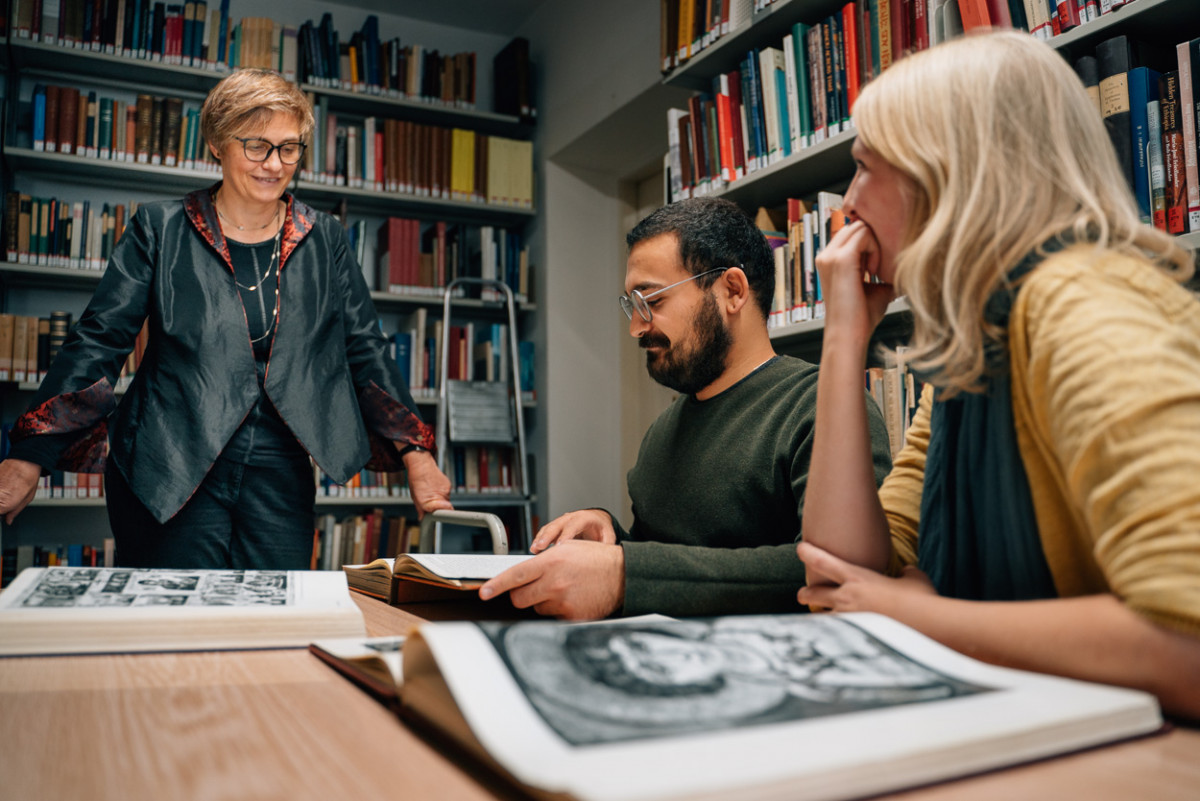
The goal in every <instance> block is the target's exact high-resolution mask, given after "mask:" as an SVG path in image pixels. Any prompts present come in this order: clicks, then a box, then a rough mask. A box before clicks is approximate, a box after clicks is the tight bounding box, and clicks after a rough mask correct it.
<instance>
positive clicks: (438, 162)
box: [300, 95, 533, 209]
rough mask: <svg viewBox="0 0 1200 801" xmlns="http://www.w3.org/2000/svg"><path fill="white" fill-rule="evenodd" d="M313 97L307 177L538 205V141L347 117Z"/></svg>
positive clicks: (323, 99) (303, 171) (335, 183)
mask: <svg viewBox="0 0 1200 801" xmlns="http://www.w3.org/2000/svg"><path fill="white" fill-rule="evenodd" d="M310 96H311V97H312V98H313V103H314V105H313V113H314V116H315V117H316V127H315V129H314V131H313V136H312V142H311V143H310V145H309V147H308V149H307V151H306V152H305V157H304V160H303V162H302V163H301V168H300V177H301V178H302V179H303V180H306V181H313V182H315V183H321V184H330V185H333V186H348V187H351V188H355V189H370V190H374V191H376V192H399V193H403V194H410V195H417V196H419V197H431V198H436V199H442V200H458V201H464V202H474V203H487V204H491V205H496V206H512V207H516V208H525V209H528V208H532V207H533V143H532V142H530V141H527V140H517V139H509V138H507V137H501V136H490V135H487V134H481V133H477V132H475V131H472V130H467V129H463V128H446V127H443V126H438V125H424V124H421V123H416V122H412V121H411V120H399V119H389V118H379V117H373V116H372V117H366V118H365V119H361V120H360V119H357V118H346V117H345V116H339V115H338V114H336V113H334V112H331V111H330V110H329V103H328V98H327V97H324V96H322V97H321V98H319V99H317V98H316V97H315V96H312V95H310Z"/></svg>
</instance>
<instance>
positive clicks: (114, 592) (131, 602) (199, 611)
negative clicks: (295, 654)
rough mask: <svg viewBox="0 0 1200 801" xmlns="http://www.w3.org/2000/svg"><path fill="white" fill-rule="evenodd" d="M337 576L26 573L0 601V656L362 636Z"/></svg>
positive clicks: (297, 643)
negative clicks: (3, 654)
mask: <svg viewBox="0 0 1200 801" xmlns="http://www.w3.org/2000/svg"><path fill="white" fill-rule="evenodd" d="M365 633H366V632H365V626H364V624H363V619H362V613H361V612H360V611H359V609H358V606H357V605H356V604H355V603H354V601H353V600H352V599H351V598H350V593H349V589H348V587H347V584H346V577H345V575H344V574H343V573H341V572H340V571H338V572H333V571H283V570H167V569H153V570H150V569H146V570H143V569H135V568H84V567H51V568H30V569H27V570H24V571H22V572H21V574H20V575H19V576H18V577H17V579H16V580H15V581H14V582H13V583H12V584H11V585H10V586H9V587H8V588H6V589H5V590H4V591H3V592H2V593H0V653H9V654H16V653H89V652H91V653H94V652H123V651H145V650H167V651H169V650H194V649H220V648H262V647H302V646H306V645H307V644H308V643H309V642H310V641H311V640H312V639H313V638H314V637H318V636H328V637H332V636H357V635H364V634H365Z"/></svg>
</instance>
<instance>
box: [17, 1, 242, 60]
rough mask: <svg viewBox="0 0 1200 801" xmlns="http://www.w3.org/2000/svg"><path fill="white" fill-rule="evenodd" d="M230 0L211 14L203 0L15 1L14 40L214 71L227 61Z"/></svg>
mask: <svg viewBox="0 0 1200 801" xmlns="http://www.w3.org/2000/svg"><path fill="white" fill-rule="evenodd" d="M228 7H229V4H228V0H224V2H223V3H222V8H221V9H220V10H218V9H213V10H212V12H211V14H210V12H209V10H208V5H207V3H206V2H204V0H189V2H187V3H166V2H153V1H152V0H126V2H120V3H116V2H96V0H13V9H12V19H13V25H14V27H13V34H14V38H16V39H28V40H31V41H34V42H44V43H46V44H53V45H61V46H64V47H71V48H78V49H81V50H90V51H93V52H98V53H106V54H109V55H120V56H124V57H126V58H140V59H146V60H149V61H157V62H162V63H166V64H176V65H183V66H188V67H204V68H209V69H215V68H216V66H217V65H218V64H225V63H226V58H227V52H228V47H227V43H228V41H229V38H230V37H229V15H228Z"/></svg>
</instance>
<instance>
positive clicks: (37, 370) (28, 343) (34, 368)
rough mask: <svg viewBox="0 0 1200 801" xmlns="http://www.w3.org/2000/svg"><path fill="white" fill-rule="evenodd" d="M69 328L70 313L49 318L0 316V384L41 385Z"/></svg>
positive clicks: (15, 315)
mask: <svg viewBox="0 0 1200 801" xmlns="http://www.w3.org/2000/svg"><path fill="white" fill-rule="evenodd" d="M70 328H71V314H70V312H51V313H50V316H49V317H27V316H23V315H19V314H4V313H0V381H15V382H22V381H41V380H42V379H43V378H44V377H45V376H46V371H47V370H48V369H49V368H50V362H51V361H52V359H53V357H54V356H55V355H57V353H58V349H59V348H60V347H62V343H63V342H65V341H66V338H67V333H68V332H69V331H70Z"/></svg>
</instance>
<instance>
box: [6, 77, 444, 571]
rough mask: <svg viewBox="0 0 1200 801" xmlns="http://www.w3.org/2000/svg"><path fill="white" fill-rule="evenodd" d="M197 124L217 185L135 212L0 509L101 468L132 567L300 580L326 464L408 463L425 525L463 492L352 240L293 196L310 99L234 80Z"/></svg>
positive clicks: (34, 411) (275, 86) (341, 477)
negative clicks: (50, 476)
mask: <svg viewBox="0 0 1200 801" xmlns="http://www.w3.org/2000/svg"><path fill="white" fill-rule="evenodd" d="M201 120H202V122H201V126H202V128H203V133H204V138H205V140H206V143H207V146H208V147H209V149H210V150H211V151H212V153H213V155H214V156H215V157H216V158H217V160H218V161H219V162H220V163H221V172H222V180H221V181H220V182H219V183H217V184H215V185H214V186H211V187H209V188H207V189H202V190H200V191H197V192H193V193H191V194H190V195H188V196H187V197H185V198H183V200H182V202H181V201H179V200H173V201H164V202H158V203H146V204H143V205H142V206H140V207H139V208H138V210H137V213H136V214H135V215H134V217H133V219H132V220H131V221H130V223H129V226H128V228H127V229H126V231H125V233H124V235H123V236H122V237H121V240H120V242H119V243H118V244H117V246H116V248H115V249H114V251H113V255H112V258H111V259H110V260H109V264H108V269H107V271H106V273H105V275H104V278H103V279H102V280H101V282H100V285H99V287H98V288H97V290H96V294H95V295H94V296H93V298H92V301H91V303H90V304H89V305H88V308H87V310H86V311H85V312H84V315H83V317H82V318H81V319H80V320H79V323H78V324H77V325H76V326H75V328H74V329H73V331H72V333H71V336H70V338H69V339H68V341H67V343H66V344H65V345H64V346H63V348H62V349H61V350H60V352H59V355H58V357H57V359H56V360H55V362H54V364H53V365H52V366H51V368H50V371H49V373H48V375H47V376H46V379H45V380H44V381H43V382H42V384H41V387H40V388H39V390H38V393H37V395H36V396H35V398H34V401H33V404H32V406H31V407H30V409H29V411H27V412H26V413H25V414H24V415H22V416H21V417H20V418H18V420H17V422H16V425H15V426H14V427H13V433H12V442H13V445H12V448H11V450H10V453H9V458H7V459H6V460H5V461H3V462H0V514H3V515H5V516H6V518H7V519H8V520H9V521H10V522H11V520H12V518H13V517H14V516H15V515H16V514H17V513H18V512H20V511H21V509H22V508H24V506H25V505H26V504H27V503H28V502H29V500H30V499H31V498H32V497H33V493H34V490H35V488H36V485H37V480H38V476H39V474H40V472H41V471H42V470H43V469H47V470H48V469H52V468H54V467H55V466H58V467H60V468H61V469H67V470H75V471H83V472H99V471H104V473H105V495H106V500H107V506H108V514H109V522H110V524H111V526H112V530H113V536H114V538H115V539H116V546H117V550H116V561H117V564H118V565H121V566H126V567H171V568H212V569H222V568H233V569H277V570H278V569H292V570H296V569H306V568H308V567H309V566H310V565H311V561H312V556H313V542H312V531H313V514H314V511H313V505H314V501H315V479H314V474H313V464H314V463H315V464H316V465H318V466H319V467H320V468H321V470H323V471H324V473H325V474H327V475H328V476H329V477H330V478H332V479H333V480H335V481H337V482H345V481H347V480H348V479H350V478H351V477H352V476H353V475H354V474H355V473H357V472H358V471H359V470H360V469H362V467H363V466H364V465H366V466H369V467H371V468H372V469H375V470H388V471H398V470H405V471H406V472H407V475H408V481H409V487H410V488H411V490H412V497H413V502H414V505H415V506H416V507H417V512H418V514H424V513H425V512H427V511H430V510H433V509H444V508H449V506H450V502H449V499H448V496H449V489H450V482H449V480H448V479H447V478H446V476H445V475H443V474H442V473H441V471H440V470H438V468H437V464H436V463H435V461H434V459H433V456H432V454H431V453H430V449H431V448H432V447H433V433H432V430H431V429H430V428H429V426H427V425H426V424H425V423H424V422H423V421H422V420H421V417H420V415H419V414H418V413H417V411H416V405H415V404H414V403H413V400H412V397H411V395H410V394H409V391H408V387H407V386H406V385H405V382H404V379H403V377H402V376H401V374H400V372H399V370H398V368H397V367H396V362H395V360H394V359H393V358H391V355H390V351H389V343H388V341H387V340H386V339H385V338H384V336H383V334H382V333H381V331H380V327H379V319H378V317H377V316H376V314H375V308H374V306H373V305H372V303H371V296H370V290H369V289H368V288H367V285H366V282H365V281H364V280H363V275H362V269H361V268H360V267H359V265H358V264H357V262H356V261H355V259H354V256H353V255H352V254H353V251H352V250H351V248H350V246H349V243H348V241H347V238H346V232H345V230H343V228H342V227H341V225H340V224H339V223H338V222H337V220H335V219H334V218H333V217H331V216H329V215H328V214H324V213H322V212H318V211H315V210H314V209H312V208H310V207H309V206H307V205H305V204H304V203H302V202H301V201H299V200H297V199H296V198H294V197H292V195H291V194H289V193H288V191H287V189H288V186H289V185H290V184H291V182H292V179H293V177H294V176H295V173H296V170H297V168H298V166H299V163H300V161H301V159H303V157H304V152H305V149H306V148H307V146H308V145H307V143H308V139H309V137H310V136H311V134H312V127H313V116H312V109H311V108H310V107H309V104H308V100H307V99H306V98H305V96H304V94H303V93H302V92H301V91H300V90H299V89H298V88H297V87H296V86H295V85H294V84H291V83H289V82H287V81H285V80H284V79H283V78H281V77H280V76H278V75H276V74H275V73H272V72H269V71H267V70H255V69H244V70H238V71H237V72H234V73H233V74H231V75H229V76H228V77H226V78H224V79H223V80H222V81H221V82H220V83H219V84H217V86H216V87H215V88H214V89H213V90H212V92H211V93H210V94H209V96H208V98H207V99H206V101H205V103H204V108H203V110H202V112H201ZM143 321H145V322H146V324H147V326H148V328H149V332H150V337H149V344H148V345H147V347H146V350H145V353H144V355H143V357H142V362H141V365H140V366H139V367H138V370H137V375H136V376H135V378H134V380H133V384H132V385H131V386H130V388H129V390H128V391H127V392H126V394H125V396H124V398H123V399H122V401H121V403H120V404H119V405H118V404H117V401H116V397H115V395H114V393H113V386H114V385H115V383H116V379H117V373H118V372H119V371H120V369H121V365H122V364H124V362H125V357H126V355H127V354H128V353H129V351H130V349H131V348H132V347H133V344H134V342H135V340H136V338H137V336H138V333H139V331H140V330H141V328H142V324H143ZM114 410H115V411H114ZM106 440H107V443H106ZM106 444H107V448H106ZM106 451H107V452H106Z"/></svg>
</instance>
